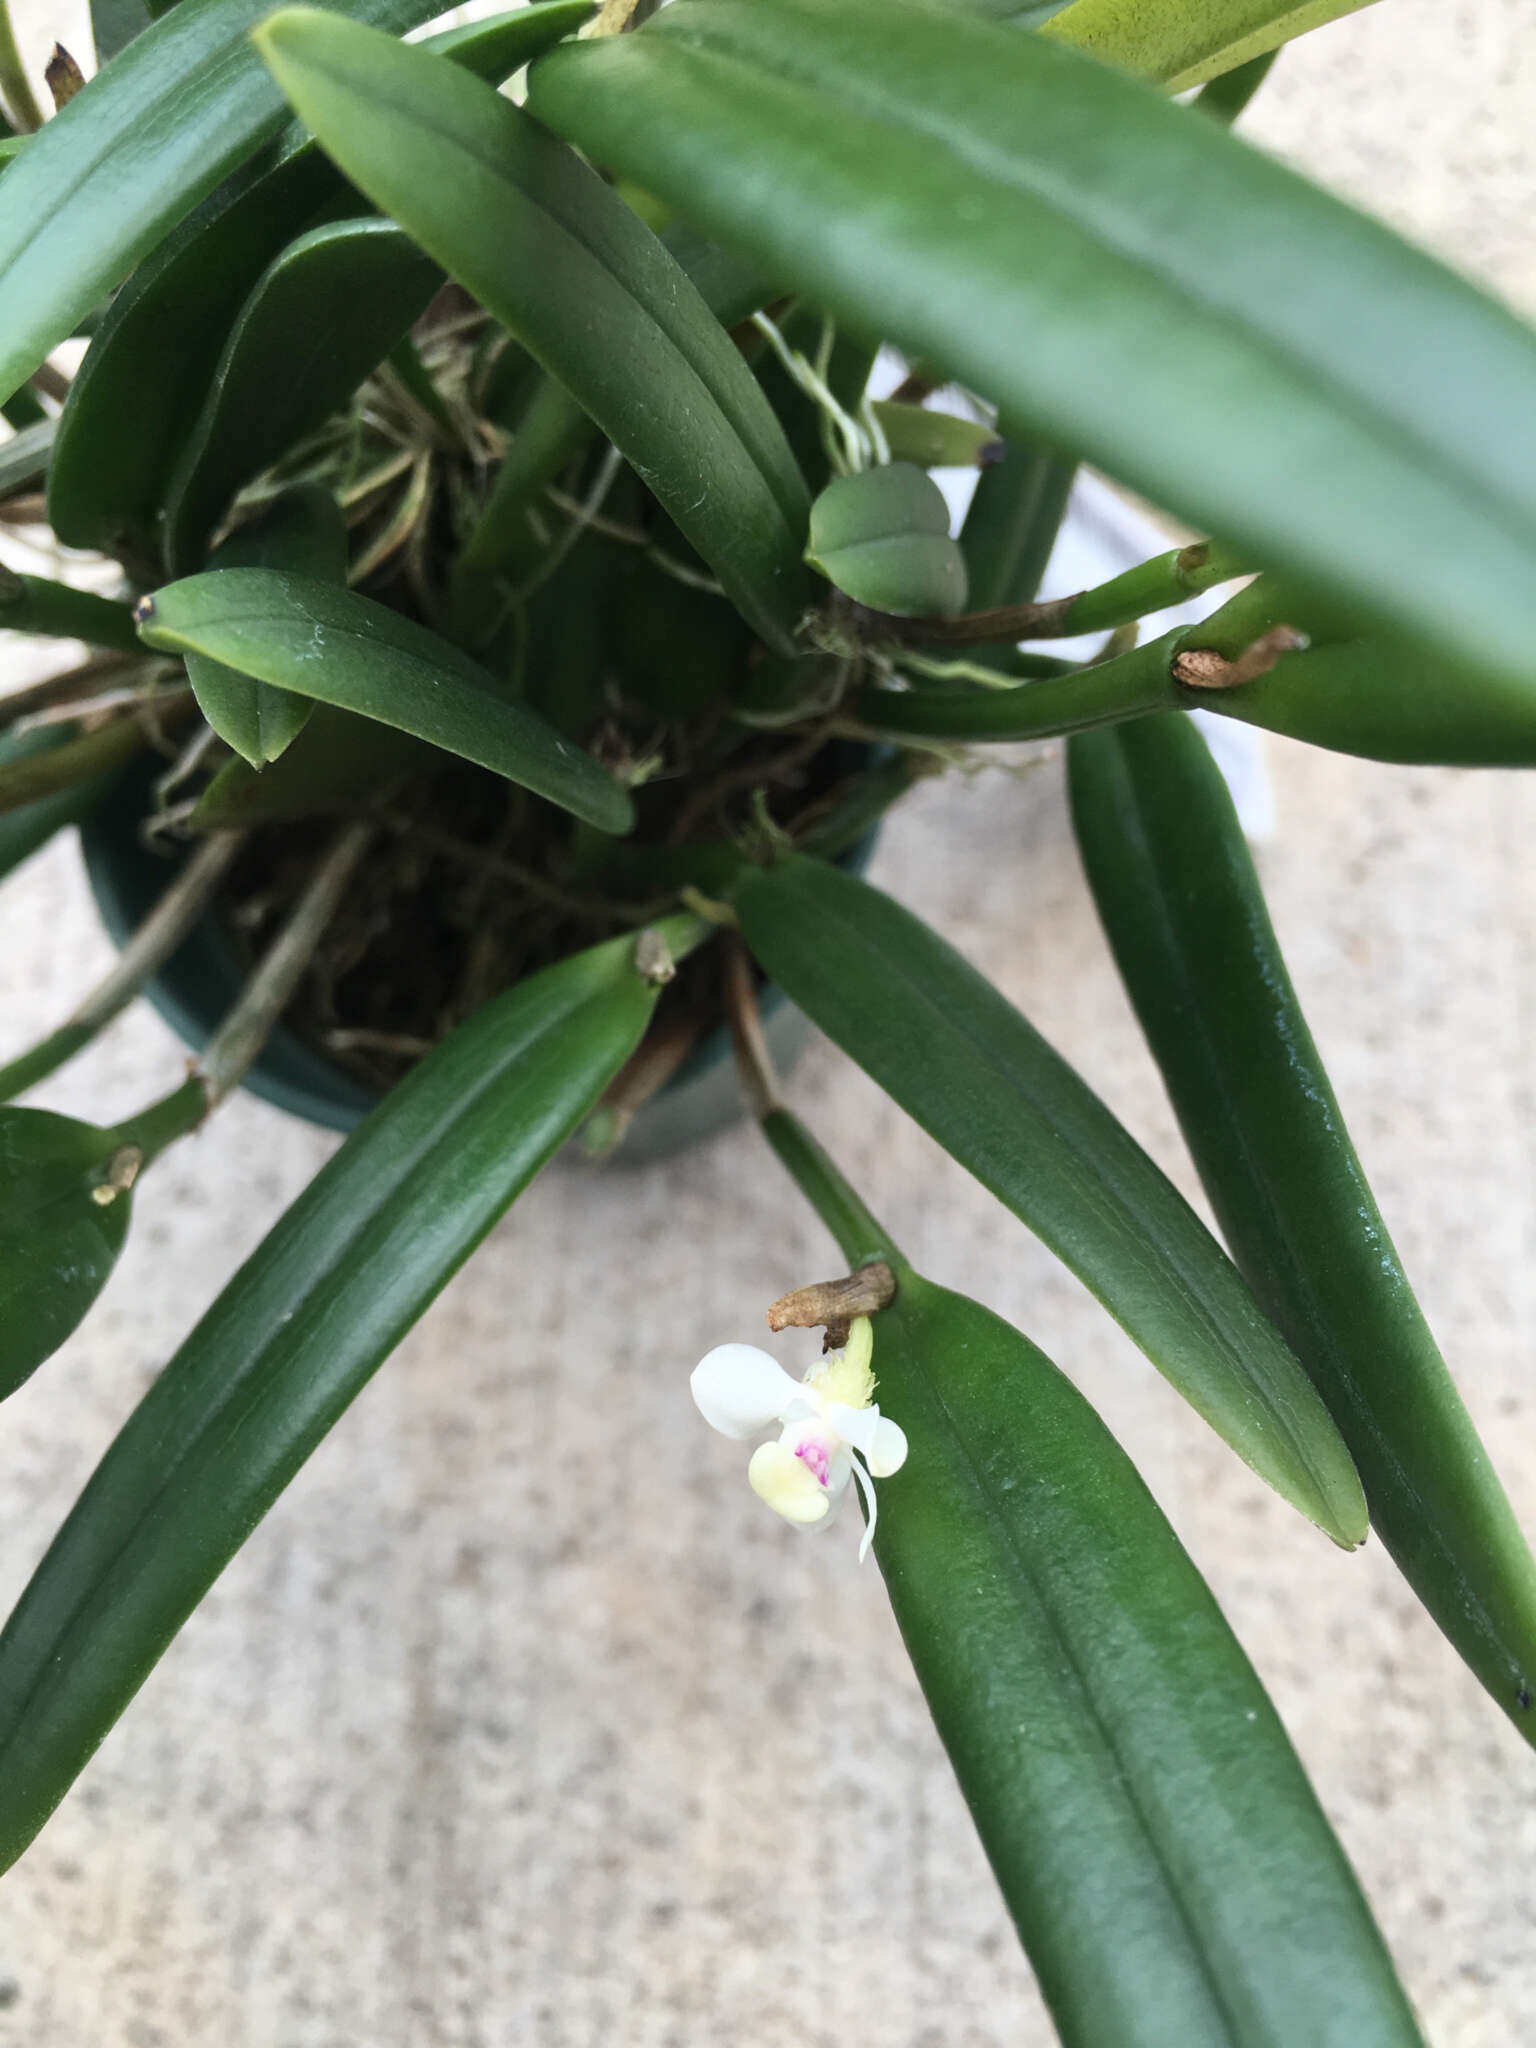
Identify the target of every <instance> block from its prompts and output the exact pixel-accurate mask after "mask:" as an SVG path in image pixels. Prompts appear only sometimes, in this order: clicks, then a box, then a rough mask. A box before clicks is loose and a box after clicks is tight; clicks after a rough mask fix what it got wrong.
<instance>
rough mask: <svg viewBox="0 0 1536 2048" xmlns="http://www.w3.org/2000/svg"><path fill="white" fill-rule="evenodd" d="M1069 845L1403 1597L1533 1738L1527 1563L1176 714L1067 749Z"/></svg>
mask: <svg viewBox="0 0 1536 2048" xmlns="http://www.w3.org/2000/svg"><path fill="white" fill-rule="evenodd" d="M1068 759H1069V765H1070V774H1071V790H1072V815H1073V822H1074V825H1075V827H1076V830H1077V837H1078V844H1079V846H1080V848H1081V849H1082V854H1083V862H1084V865H1085V867H1086V868H1087V871H1088V879H1089V882H1090V884H1091V885H1092V888H1093V894H1094V901H1095V902H1096V903H1097V905H1098V907H1099V914H1100V916H1101V917H1102V919H1103V920H1104V926H1105V930H1106V932H1107V933H1108V935H1109V940H1110V944H1111V946H1112V947H1113V949H1114V954H1115V959H1116V962H1117V963H1118V965H1119V968H1120V972H1121V974H1122V975H1123V977H1124V979H1125V983H1126V987H1127V989H1128V991H1129V993H1130V996H1131V1000H1132V1001H1133V1003H1134V1004H1135V1006H1136V1013H1137V1015H1138V1017H1139V1018H1140V1019H1141V1023H1142V1028H1143V1030H1144V1031H1145V1032H1146V1034H1147V1038H1148V1041H1149V1043H1150V1044H1151V1047H1152V1050H1153V1053H1154V1054H1155V1055H1156V1058H1157V1063H1158V1065H1159V1067H1160V1068H1161V1070H1162V1075H1163V1079H1164V1081H1165V1082H1166V1083H1167V1086H1168V1092H1169V1094H1170V1096H1171V1097H1172V1099H1173V1105H1174V1108H1175V1110H1176V1111H1177V1112H1178V1117H1179V1122H1180V1125H1181V1126H1182V1128H1183V1131H1184V1136H1185V1138H1186V1140H1187V1142H1188V1144H1189V1149H1190V1153H1191V1155H1192V1156H1193V1158H1194V1161H1195V1164H1196V1166H1197V1167H1198V1168H1199V1170H1200V1177H1201V1179H1202V1181H1203V1182H1204V1183H1205V1189H1206V1192H1207V1194H1208V1195H1209V1196H1210V1198H1211V1204H1212V1206H1213V1208H1214V1209H1215V1211H1216V1215H1217V1219H1218V1221H1219V1222H1220V1224H1221V1229H1222V1234H1223V1235H1224V1236H1225V1238H1226V1241H1227V1243H1228V1244H1229V1245H1230V1246H1231V1247H1232V1253H1233V1256H1234V1258H1235V1259H1236V1260H1237V1263H1238V1265H1239V1266H1240V1267H1241V1269H1242V1271H1243V1273H1244V1274H1245V1275H1246V1276H1247V1279H1248V1281H1249V1283H1250V1285H1251V1286H1252V1287H1253V1290H1254V1292H1255V1294H1256V1295H1257V1296H1258V1298H1259V1300H1260V1302H1261V1303H1262V1304H1263V1305H1264V1307H1265V1308H1266V1310H1267V1311H1268V1312H1269V1314H1270V1315H1271V1316H1272V1317H1273V1318H1274V1320H1275V1322H1276V1323H1277V1324H1278V1326H1279V1328H1280V1329H1281V1330H1282V1331H1283V1332H1284V1333H1285V1335H1286V1337H1287V1338H1288V1339H1289V1341H1290V1343H1291V1346H1292V1348H1293V1349H1294V1350H1295V1352H1296V1355H1297V1357H1298V1358H1299V1359H1300V1360H1301V1362H1302V1364H1303V1365H1304V1366H1305V1367H1306V1368H1307V1371H1308V1372H1309V1373H1310V1374H1311V1376H1312V1379H1313V1381H1314V1383H1315V1385H1316V1386H1317V1389H1318V1391H1319V1393H1321V1395H1322V1397H1323V1399H1324V1400H1325V1401H1326V1402H1327V1404H1328V1407H1329V1409H1330V1411H1331V1412H1332V1414H1333V1416H1334V1418H1335V1420H1336V1421H1337V1422H1338V1425H1339V1428H1340V1430H1341V1431H1342V1432H1343V1435H1344V1440H1345V1442H1346V1443H1347V1444H1348V1445H1349V1447H1350V1450H1351V1451H1352V1453H1353V1454H1354V1459H1355V1463H1356V1465H1357V1467H1358V1468H1359V1472H1360V1477H1361V1479H1362V1481H1363V1483H1364V1486H1365V1492H1366V1499H1367V1501H1368V1502H1369V1504H1370V1510H1371V1520H1372V1523H1373V1524H1374V1526H1375V1528H1376V1530H1377V1531H1378V1533H1379V1534H1380V1535H1381V1537H1382V1539H1383V1541H1384V1542H1385V1543H1386V1544H1387V1546H1388V1548H1389V1549H1390V1550H1391V1552H1392V1554H1393V1556H1394V1557H1395V1558H1396V1559H1397V1561H1398V1563H1399V1564H1400V1565H1401V1567H1402V1570H1403V1572H1404V1574H1405V1576H1406V1577H1407V1579H1408V1581H1409V1583H1410V1585H1412V1586H1413V1588H1414V1590H1415V1592H1417V1593H1418V1595H1419V1597H1420V1599H1421V1600H1423V1602H1424V1604H1425V1606H1426V1607H1428V1609H1429V1611H1430V1613H1431V1614H1433V1615H1434V1617H1435V1619H1436V1621H1438V1622H1439V1624H1440V1626H1441V1627H1442V1628H1443V1629H1444V1630H1445V1632H1446V1634H1447V1635H1448V1636H1449V1637H1450V1639H1451V1641H1452V1642H1453V1643H1454V1644H1455V1645H1456V1647H1457V1649H1458V1650H1460V1652H1461V1654H1462V1656H1463V1657H1465V1658H1466V1660H1467V1662H1468V1663H1469V1664H1470V1665H1471V1667H1472V1669H1473V1670H1474V1671H1475V1672H1476V1673H1477V1675H1478V1677H1479V1678H1480V1679H1481V1680H1482V1682H1483V1684H1484V1685H1486V1686H1487V1688H1488V1690H1489V1691H1490V1692H1491V1693H1492V1694H1493V1696H1494V1698H1495V1699H1496V1700H1497V1701H1498V1702H1499V1704H1500V1706H1501V1707H1503V1709H1504V1711H1505V1712H1506V1713H1507V1714H1508V1715H1509V1716H1510V1717H1511V1719H1513V1720H1514V1721H1515V1723H1516V1725H1517V1726H1518V1727H1519V1728H1520V1730H1521V1732H1522V1734H1524V1735H1525V1736H1526V1738H1527V1739H1528V1740H1530V1739H1532V1737H1533V1733H1536V1731H1533V1728H1532V1719H1533V1713H1532V1709H1531V1704H1530V1702H1531V1695H1532V1689H1533V1687H1536V1564H1533V1562H1532V1558H1531V1554H1530V1551H1529V1549H1528V1548H1527V1545H1526V1543H1525V1540H1524V1538H1523V1537H1522V1535H1521V1533H1520V1529H1519V1525H1518V1524H1517V1522H1516V1521H1515V1518H1514V1515H1513V1514H1512V1512H1511V1510H1510V1506H1509V1502H1508V1501H1507V1500H1506V1498H1505V1496H1504V1492H1503V1489H1502V1488H1501V1487H1500V1485H1499V1482H1498V1478H1497V1476H1496V1474H1495V1471H1494V1467H1493V1464H1492V1461H1491V1460H1490V1458H1489V1456H1488V1452H1487V1450H1486V1449H1485V1448H1484V1446H1483V1444H1482V1443H1481V1442H1480V1441H1479V1439H1478V1435H1477V1432H1476V1430H1475V1429H1474V1428H1473V1425H1472V1422H1471V1419H1470V1417H1469V1416H1468V1414H1467V1412H1466V1409H1465V1408H1464V1407H1463V1406H1462V1403H1461V1399H1460V1397H1459V1395H1458V1394H1457V1392H1456V1389H1455V1386H1454V1384H1453V1383H1452V1380H1451V1377H1450V1375H1449V1373H1448V1372H1447V1371H1446V1369H1445V1365H1444V1362H1443V1360H1442V1359H1441V1356H1440V1352H1439V1349H1438V1348H1437V1346H1436V1344H1435V1340H1434V1338H1433V1336H1432V1335H1431V1333H1430V1330H1429V1326H1428V1325H1427V1324H1426V1322H1425V1320H1424V1317H1423V1315H1422V1314H1421V1312H1420V1310H1419V1306H1418V1303H1417V1302H1416V1301H1415V1299H1414V1295H1413V1290H1412V1288H1411V1287H1410V1285H1409V1283H1408V1279H1407V1276H1406V1275H1405V1274H1404V1272H1403V1269H1402V1266H1401V1263H1400V1262H1399V1260H1398V1256H1397V1253H1396V1251H1395V1249H1394V1248H1393V1244H1392V1239H1391V1236H1390V1234H1389V1233H1388V1230H1387V1226H1386V1223H1385V1222H1384V1221H1383V1219H1382V1216H1381V1213H1380V1211H1379V1210H1378V1208H1377V1206H1376V1202H1375V1199H1374V1197H1373V1196H1372V1194H1371V1190H1370V1186H1369V1184H1368V1183H1367V1181H1366V1178H1365V1174H1364V1172H1363V1170H1362V1168H1361V1165H1360V1161H1359V1159H1358V1158H1357V1156H1356V1154H1355V1150H1354V1147H1353V1145H1352V1144H1351V1143H1350V1140H1349V1134H1348V1132H1347V1130H1346V1129H1345V1126H1344V1119H1343V1117H1342V1115H1341V1114H1340V1111H1339V1105H1338V1103H1337V1101H1336V1100H1335V1098H1334V1094H1333V1090H1332V1088H1331V1087H1330V1085H1329V1081H1328V1075H1327V1072H1326V1070H1325V1068H1324V1066H1323V1063H1322V1060H1321V1059H1320V1058H1319V1056H1318V1052H1317V1047H1316V1045H1315V1044H1314V1043H1313V1040H1312V1036H1311V1033H1310V1032H1309V1031H1308V1029H1307V1023H1306V1019H1305V1017H1304V1016H1303V1015H1302V1013H1301V1009H1300V1006H1299V1005H1298V1003H1297V1001H1296V995H1295V991H1294V990H1293V988H1292V986H1291V982H1290V977H1289V976H1288V974H1287V973H1286V967H1285V961H1284V958H1283V956H1282V955H1281V952H1280V948H1279V945H1278V943H1277V942H1276V939H1275V934H1274V930H1273V927H1272V926H1271V924H1270V921H1269V916H1268V912H1267V911H1266V909H1265V905H1264V898H1263V895H1262V893H1261V892H1260V889H1259V884H1258V878H1257V876H1256V875H1255V873H1254V869H1253V862H1252V859H1251V858H1250V856H1249V853H1248V849H1247V846H1246V845H1245V843H1244V840H1243V835H1242V829H1241V827H1240V826H1239V824H1238V821H1237V816H1236V813H1235V812H1234V810H1233V808H1232V801H1231V798H1230V797H1229V796H1228V794H1227V789H1226V784H1225V783H1224V782H1223V781H1222V778H1221V775H1220V773H1219V771H1218V770H1217V768H1216V765H1215V763H1214V761H1213V760H1212V759H1211V756H1210V752H1209V750H1208V748H1207V747H1206V744H1205V742H1204V740H1203V739H1202V738H1201V737H1200V735H1199V733H1198V731H1197V730H1196V729H1195V727H1194V726H1192V725H1191V724H1190V723H1189V721H1188V720H1187V719H1183V718H1157V719H1147V720H1143V721H1141V722H1140V723H1139V724H1136V725H1130V726H1126V727H1123V728H1121V729H1119V730H1118V731H1115V732H1105V733H1091V734H1084V735H1082V736H1080V737H1079V738H1077V739H1074V740H1073V741H1072V742H1071V746H1070V749H1069V754H1068Z"/></svg>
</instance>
